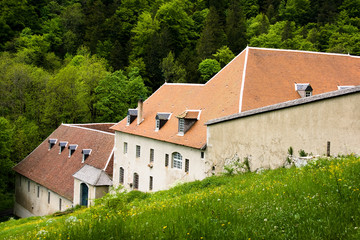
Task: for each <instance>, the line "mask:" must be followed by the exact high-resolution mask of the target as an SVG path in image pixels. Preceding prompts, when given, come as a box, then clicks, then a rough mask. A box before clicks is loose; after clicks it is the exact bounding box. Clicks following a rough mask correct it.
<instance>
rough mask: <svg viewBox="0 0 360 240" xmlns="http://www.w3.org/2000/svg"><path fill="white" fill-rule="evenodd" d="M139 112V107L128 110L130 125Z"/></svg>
mask: <svg viewBox="0 0 360 240" xmlns="http://www.w3.org/2000/svg"><path fill="white" fill-rule="evenodd" d="M137 113H138V111H137V109H129V110H128V114H127V124H126V125H130V124H131V123H132V122H133V121H134V120H135V118H136V117H137Z"/></svg>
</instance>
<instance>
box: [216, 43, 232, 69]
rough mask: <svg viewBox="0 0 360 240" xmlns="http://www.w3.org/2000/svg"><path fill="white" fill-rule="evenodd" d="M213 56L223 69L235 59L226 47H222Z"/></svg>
mask: <svg viewBox="0 0 360 240" xmlns="http://www.w3.org/2000/svg"><path fill="white" fill-rule="evenodd" d="M213 56H214V57H215V58H216V60H217V61H218V62H219V63H220V64H221V67H224V66H225V65H226V64H228V63H229V62H230V61H231V60H233V58H234V57H235V55H234V53H233V52H232V51H231V50H230V49H229V48H228V47H227V46H222V47H221V48H220V49H218V50H217V51H216V53H215V54H213Z"/></svg>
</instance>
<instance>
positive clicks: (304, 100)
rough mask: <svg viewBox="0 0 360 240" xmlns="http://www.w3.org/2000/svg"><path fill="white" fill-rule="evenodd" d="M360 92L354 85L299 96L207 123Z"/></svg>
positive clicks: (209, 123) (210, 121) (359, 86)
mask: <svg viewBox="0 0 360 240" xmlns="http://www.w3.org/2000/svg"><path fill="white" fill-rule="evenodd" d="M358 92H360V85H358V86H356V87H353V88H349V89H344V90H337V91H333V92H328V93H323V94H318V95H314V96H311V97H306V98H299V99H296V100H292V101H288V102H283V103H278V104H274V105H270V106H266V107H262V108H257V109H253V110H249V111H246V112H242V113H236V114H233V115H229V116H225V117H222V118H216V119H212V120H209V121H207V122H206V123H205V125H212V124H216V123H221V122H225V121H229V120H233V119H237V118H243V117H248V116H252V115H256V114H260V113H265V112H271V111H275V110H280V109H283V108H289V107H294V106H298V105H302V104H307V103H312V102H317V101H321V100H325V99H329V98H335V97H340V96H344V95H348V94H353V93H358Z"/></svg>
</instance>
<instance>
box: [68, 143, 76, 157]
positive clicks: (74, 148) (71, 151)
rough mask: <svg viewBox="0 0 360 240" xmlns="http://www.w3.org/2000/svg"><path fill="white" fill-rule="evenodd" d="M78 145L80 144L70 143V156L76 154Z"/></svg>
mask: <svg viewBox="0 0 360 240" xmlns="http://www.w3.org/2000/svg"><path fill="white" fill-rule="evenodd" d="M77 146H78V145H76V144H70V145H69V147H68V148H69V157H71V155H73V154H74V152H75V150H76V148H77Z"/></svg>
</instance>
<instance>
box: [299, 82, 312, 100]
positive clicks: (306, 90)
mask: <svg viewBox="0 0 360 240" xmlns="http://www.w3.org/2000/svg"><path fill="white" fill-rule="evenodd" d="M295 91H297V92H298V94H299V95H300V97H302V98H303V97H310V96H312V92H313V89H312V87H311V85H310V84H309V83H295Z"/></svg>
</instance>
